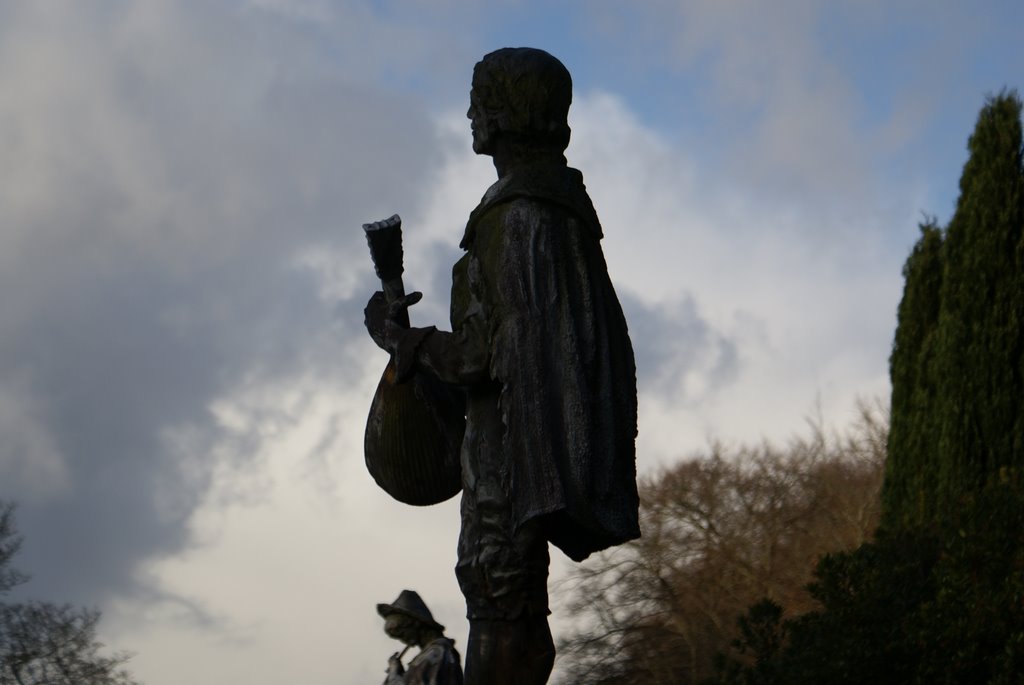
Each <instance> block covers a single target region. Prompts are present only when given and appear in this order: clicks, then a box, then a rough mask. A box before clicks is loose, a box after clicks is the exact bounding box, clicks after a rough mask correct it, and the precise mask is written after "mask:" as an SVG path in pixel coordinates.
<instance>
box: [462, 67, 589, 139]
mask: <svg viewBox="0 0 1024 685" xmlns="http://www.w3.org/2000/svg"><path fill="white" fill-rule="evenodd" d="M571 103H572V77H570V76H569V71H568V69H566V68H565V66H564V65H563V64H562V63H561V62H559V61H558V60H557V59H555V58H554V57H552V56H551V55H549V54H548V53H546V52H544V51H543V50H537V49H535V48H503V49H501V50H496V51H494V52H492V53H490V54H488V55H486V56H484V58H483V59H482V60H480V61H479V62H477V64H476V67H475V68H474V69H473V89H472V91H471V92H470V95H469V111H468V112H467V113H466V115H467V116H468V117H469V118H470V119H471V120H472V121H473V151H474V152H476V153H477V154H481V155H491V154H493V153H494V144H495V140H497V139H498V138H499V137H502V138H506V139H508V140H510V141H511V142H513V143H514V144H517V145H527V146H530V147H542V148H549V149H552V150H554V151H557V152H561V151H563V150H565V148H566V146H568V145H569V123H568V116H569V105H570V104H571Z"/></svg>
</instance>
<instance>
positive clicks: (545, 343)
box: [366, 48, 640, 685]
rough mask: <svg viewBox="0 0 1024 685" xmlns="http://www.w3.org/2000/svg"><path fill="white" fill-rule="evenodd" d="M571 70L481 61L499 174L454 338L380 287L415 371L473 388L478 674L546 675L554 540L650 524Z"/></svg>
mask: <svg viewBox="0 0 1024 685" xmlns="http://www.w3.org/2000/svg"><path fill="white" fill-rule="evenodd" d="M571 100H572V81H571V78H570V76H569V72H568V71H567V70H566V68H565V67H564V66H563V65H562V63H561V62H559V61H558V60H557V59H555V58H554V57H552V56H551V55H549V54H548V53H546V52H544V51H542V50H535V49H530V48H506V49H502V50H498V51H496V52H492V53H490V54H488V55H487V56H485V57H484V59H483V60H482V61H480V62H479V63H478V64H477V65H476V67H475V69H474V70H473V87H472V91H471V93H470V106H469V112H468V117H469V118H470V120H471V121H472V132H473V150H474V151H475V152H476V153H478V154H483V155H489V156H490V157H492V158H493V160H494V166H495V169H496V170H497V174H498V181H497V182H496V183H495V184H494V185H492V186H491V187H490V188H489V189H488V190H487V192H486V193H485V194H484V196H483V200H482V201H481V202H480V205H479V206H478V207H477V208H476V209H475V210H473V212H472V214H471V215H470V217H469V221H468V223H467V225H466V231H465V235H464V236H463V238H462V242H461V247H462V248H463V250H465V255H463V257H462V258H461V259H460V260H459V261H458V262H457V263H456V264H455V266H454V268H453V273H452V295H451V325H452V330H451V332H445V331H439V330H436V329H434V328H433V327H430V328H409V327H408V326H407V324H404V321H407V319H406V318H405V317H404V315H405V312H404V309H403V307H404V306H406V305H408V304H412V303H414V302H415V301H418V299H419V294H418V293H413V294H412V295H409V296H408V297H407V298H405V299H404V300H399V301H398V304H397V306H396V305H395V304H394V303H393V304H391V306H389V305H388V304H387V303H386V301H385V299H384V296H383V295H382V294H381V293H377V294H376V295H374V297H373V298H371V300H370V303H369V304H368V305H367V310H366V321H367V327H368V329H369V330H370V333H371V335H372V336H373V337H374V339H375V340H376V341H377V342H378V344H380V345H381V346H382V347H383V348H384V349H387V350H388V351H390V352H391V353H392V355H393V361H394V363H395V366H396V367H397V368H398V369H399V375H401V376H406V377H407V376H409V375H410V374H412V373H421V374H429V375H431V376H434V377H436V378H437V379H440V380H441V381H443V382H444V383H447V384H451V385H453V386H458V387H461V388H462V389H464V392H465V398H466V406H465V418H466V428H465V435H464V438H463V440H462V448H461V468H462V491H463V492H462V532H461V535H460V537H459V545H458V563H457V566H456V574H457V576H458V580H459V585H460V587H461V589H462V592H463V594H464V595H465V598H466V604H467V610H468V617H469V621H470V634H469V644H468V647H467V653H466V672H465V678H466V683H469V684H471V685H482V684H484V683H486V684H487V685H503V684H505V683H508V684H509V685H511V684H513V683H514V684H515V685H534V684H536V685H541V684H543V683H545V682H547V678H548V675H549V674H550V672H551V668H552V664H553V662H554V651H555V650H554V645H553V643H552V639H551V632H550V630H549V628H548V623H547V615H548V613H549V611H548V597H547V575H548V563H549V558H548V547H547V543H548V542H549V541H550V542H552V543H553V544H555V545H556V546H557V547H559V548H560V549H562V551H564V552H565V553H566V554H567V555H568V556H569V557H571V558H572V559H574V560H582V559H584V558H586V557H587V556H588V555H589V554H591V553H592V552H595V551H598V550H601V549H604V548H606V547H609V546H612V545H616V544H619V543H622V542H624V541H626V540H630V539H633V538H635V537H638V536H639V535H640V530H639V526H638V520H637V519H638V516H637V511H638V498H637V492H636V466H635V438H636V370H635V362H634V358H633V350H632V346H631V344H630V340H629V336H628V333H627V330H626V321H625V319H624V317H623V314H622V308H621V307H620V305H619V301H618V298H617V297H616V295H615V291H614V289H613V287H612V283H611V280H610V279H609V276H608V270H607V266H606V264H605V259H604V255H603V253H602V250H601V244H600V240H601V237H602V232H601V225H600V223H599V221H598V218H597V214H596V213H595V211H594V207H593V204H592V203H591V200H590V197H589V196H588V195H587V191H586V188H585V187H584V185H583V177H582V175H581V174H580V172H578V171H576V170H575V169H572V168H569V167H568V166H567V164H566V160H565V157H564V154H563V153H564V150H565V148H566V146H567V145H568V143H569V126H568V123H567V115H568V110H569V105H570V102H571Z"/></svg>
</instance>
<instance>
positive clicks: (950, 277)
mask: <svg viewBox="0 0 1024 685" xmlns="http://www.w3.org/2000/svg"><path fill="white" fill-rule="evenodd" d="M967 147H968V151H969V153H970V154H969V158H968V160H967V163H966V165H965V166H964V170H963V174H962V176H961V178H960V197H959V199H958V201H957V207H956V212H955V213H954V215H953V218H952V220H951V221H950V223H949V225H948V226H947V228H946V230H945V233H944V235H943V233H942V232H940V231H939V229H938V228H937V227H936V226H935V225H934V223H933V222H929V223H927V224H926V225H924V226H922V236H921V239H920V241H919V242H918V243H917V245H916V246H915V248H914V251H913V253H912V254H911V256H910V258H909V259H908V260H907V264H906V266H905V268H904V275H905V277H906V285H905V288H904V294H903V301H902V302H901V303H900V308H899V323H898V327H897V330H896V339H895V342H894V344H893V354H892V357H891V359H890V374H891V378H892V428H891V436H890V441H889V462H888V464H887V467H886V483H885V489H884V495H883V496H884V503H885V518H884V522H885V524H886V525H890V526H895V525H908V524H915V523H925V522H928V521H934V520H937V519H939V518H942V517H944V515H945V514H944V512H945V510H946V509H947V508H948V507H950V506H953V505H954V504H955V502H956V501H957V500H959V499H960V498H961V496H962V495H963V494H965V493H969V492H973V491H974V490H975V489H976V488H978V487H980V486H981V485H982V484H984V483H985V482H986V481H987V480H990V479H991V478H992V477H994V476H996V475H998V474H999V473H1000V472H1001V470H1002V469H1005V468H1010V467H1013V468H1024V163H1022V162H1024V149H1022V135H1021V102H1020V99H1019V98H1018V97H1017V95H1016V93H1007V92H1004V93H1001V94H999V95H997V96H995V97H992V98H990V99H989V100H988V102H986V104H985V106H984V107H983V108H982V110H981V113H980V114H979V116H978V123H977V125H976V126H975V130H974V133H973V134H972V135H971V137H970V139H969V141H968V146H967Z"/></svg>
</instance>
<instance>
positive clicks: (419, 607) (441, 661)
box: [377, 590, 462, 685]
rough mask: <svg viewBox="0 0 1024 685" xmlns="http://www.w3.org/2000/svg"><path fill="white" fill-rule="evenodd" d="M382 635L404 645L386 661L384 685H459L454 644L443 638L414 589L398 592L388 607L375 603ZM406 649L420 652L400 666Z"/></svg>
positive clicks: (459, 676)
mask: <svg viewBox="0 0 1024 685" xmlns="http://www.w3.org/2000/svg"><path fill="white" fill-rule="evenodd" d="M377 613H378V614H380V615H381V617H382V618H383V619H384V632H385V633H387V634H388V636H390V637H393V638H395V639H396V640H400V641H401V642H404V643H405V649H403V650H402V651H401V652H395V653H394V654H392V655H391V658H389V659H388V668H387V678H386V679H385V680H384V685H462V666H461V664H460V663H459V653H458V651H456V649H455V642H454V641H453V640H450V639H448V638H446V637H445V636H444V626H443V625H441V624H440V623H438V622H437V621H435V620H434V616H433V615H432V614H431V613H430V609H428V608H427V605H426V603H425V602H424V601H423V599H422V598H421V597H420V595H419V593H418V592H415V591H414V590H402V592H401V594H400V595H398V599H396V600H395V601H394V602H392V603H391V604H378V605H377ZM410 647H419V648H420V652H419V654H417V655H416V656H415V657H413V660H412V661H410V662H409V667H408V668H406V667H405V666H404V665H402V657H403V656H405V653H406V651H408V650H409V648H410Z"/></svg>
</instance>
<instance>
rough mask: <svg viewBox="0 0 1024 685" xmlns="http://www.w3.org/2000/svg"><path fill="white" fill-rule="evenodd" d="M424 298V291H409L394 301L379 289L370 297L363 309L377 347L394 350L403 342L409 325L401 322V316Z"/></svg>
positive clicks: (368, 329)
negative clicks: (389, 300) (389, 299)
mask: <svg viewBox="0 0 1024 685" xmlns="http://www.w3.org/2000/svg"><path fill="white" fill-rule="evenodd" d="M421 299H423V293H420V292H415V293H409V294H408V295H405V296H404V297H400V298H398V299H397V300H395V301H394V302H390V303H389V302H388V301H387V299H386V298H385V297H384V293H382V292H380V291H379V290H378V291H377V292H375V293H374V294H373V296H372V297H370V301H369V302H367V303H366V309H364V310H363V316H364V319H363V323H364V324H366V330H367V331H369V333H370V337H371V338H373V341H374V342H375V343H377V347H379V348H381V349H382V350H387V351H388V352H394V351H395V349H397V348H398V346H399V345H400V343H401V339H402V336H403V335H404V333H405V331H407V330H409V329H408V326H406V325H405V324H403V323H400V321H399V318H400V317H401V318H404V317H402V314H403V313H404V312H405V310H407V309H408V308H409V307H411V306H412V305H414V304H416V303H417V302H419V301H420V300H421Z"/></svg>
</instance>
